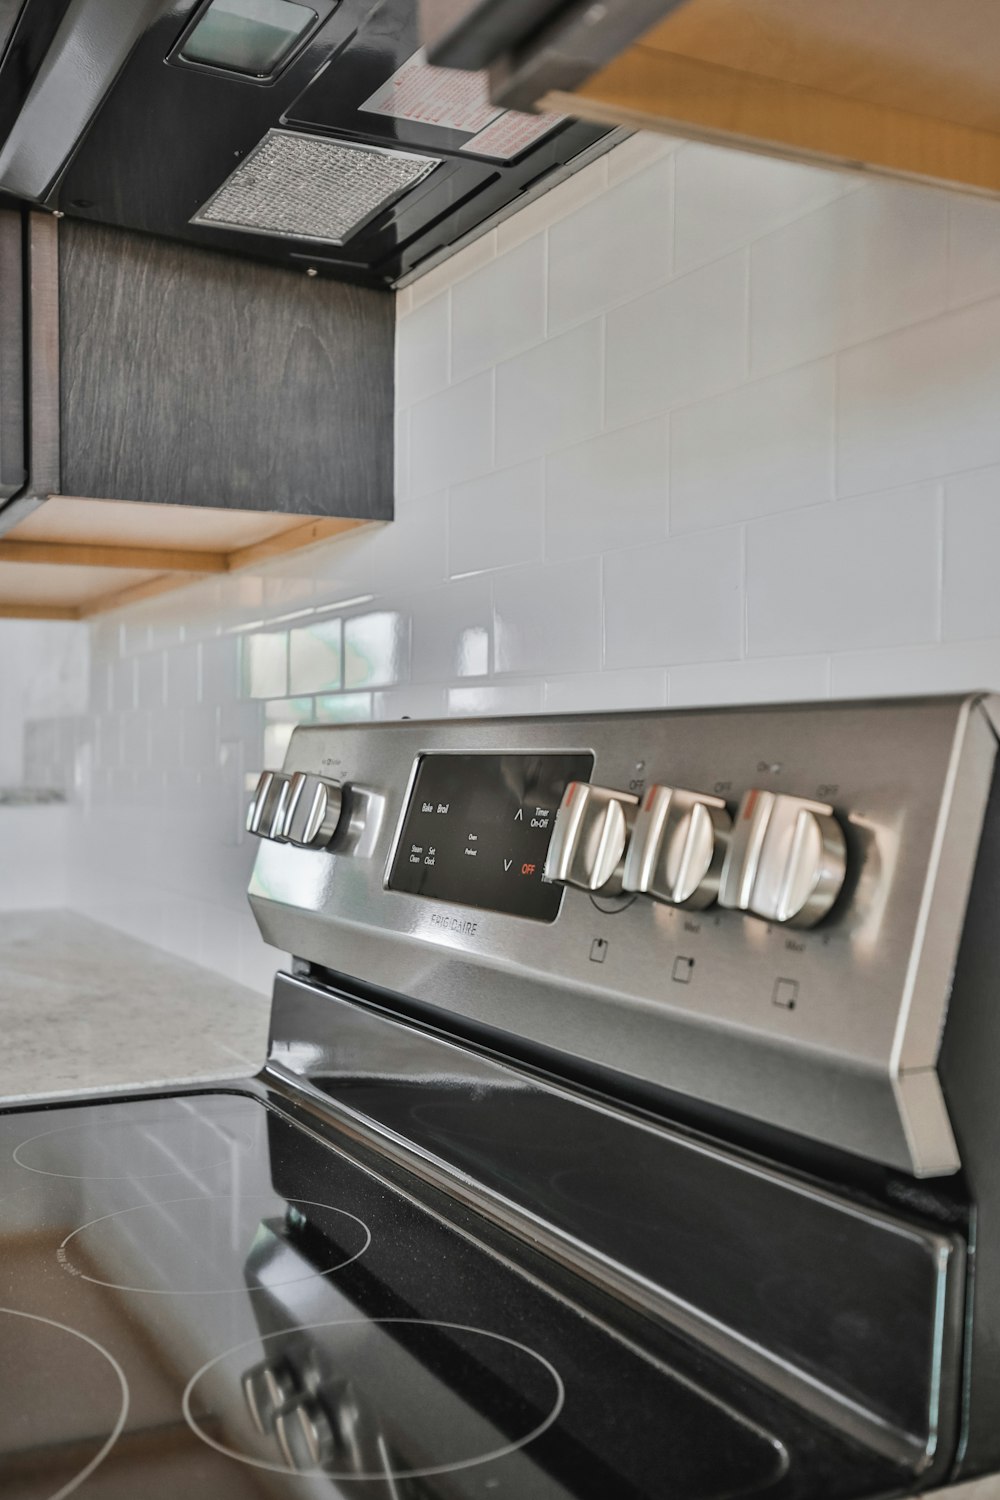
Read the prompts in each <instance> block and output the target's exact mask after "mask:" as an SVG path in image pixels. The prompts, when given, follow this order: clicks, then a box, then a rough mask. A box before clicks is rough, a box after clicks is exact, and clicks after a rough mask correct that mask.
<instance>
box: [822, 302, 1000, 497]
mask: <svg viewBox="0 0 1000 1500" xmlns="http://www.w3.org/2000/svg"><path fill="white" fill-rule="evenodd" d="M998 346H1000V298H996V299H994V300H993V301H990V302H981V303H979V304H977V305H976V306H975V307H968V308H963V309H962V310H961V311H959V312H953V313H949V314H947V316H945V317H941V318H935V319H932V320H931V321H930V322H926V323H917V324H915V325H914V327H912V328H904V329H902V330H901V331H900V332H898V333H894V334H891V335H889V336H887V337H886V338H882V339H876V340H874V341H872V342H871V343H868V344H862V345H860V346H859V347H858V348H856V349H850V350H848V351H847V352H846V353H844V354H842V355H841V356H840V358H839V361H838V372H837V380H838V403H837V429H838V431H837V486H838V490H839V492H840V493H841V494H845V495H850V494H862V493H864V492H866V491H868V490H877V489H884V488H886V487H887V486H889V485H896V484H909V483H911V482H912V481H914V480H920V479H926V478H930V477H936V476H939V475H941V476H943V475H946V474H950V473H955V472H957V471H959V470H962V469H975V468H981V467H983V466H984V465H986V464H991V463H996V462H998V461H1000V422H998V421H997V411H998V409H1000V361H998V359H997V348H998Z"/></svg>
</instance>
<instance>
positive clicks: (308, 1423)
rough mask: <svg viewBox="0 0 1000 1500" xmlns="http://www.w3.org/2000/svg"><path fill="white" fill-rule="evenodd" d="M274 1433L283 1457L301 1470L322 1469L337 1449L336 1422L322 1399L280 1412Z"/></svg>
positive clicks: (300, 1472)
mask: <svg viewBox="0 0 1000 1500" xmlns="http://www.w3.org/2000/svg"><path fill="white" fill-rule="evenodd" d="M274 1434H275V1437H276V1438H277V1439H278V1447H279V1448H280V1449H281V1456H282V1458H283V1459H284V1460H285V1463H286V1464H287V1465H288V1467H289V1468H290V1469H294V1470H295V1472H296V1473H298V1474H308V1473H309V1471H310V1470H312V1469H321V1468H322V1467H323V1466H324V1464H328V1463H330V1461H331V1460H332V1458H333V1456H334V1454H335V1452H336V1435H335V1433H334V1430H333V1424H332V1422H331V1421H330V1418H329V1417H328V1416H327V1414H326V1412H325V1411H324V1410H323V1408H322V1406H320V1404H319V1402H318V1401H315V1400H312V1399H308V1398H307V1399H306V1400H304V1401H301V1402H300V1403H299V1404H298V1405H297V1406H293V1407H291V1408H289V1409H288V1410H286V1411H283V1412H280V1413H279V1414H278V1416H277V1417H275V1419H274Z"/></svg>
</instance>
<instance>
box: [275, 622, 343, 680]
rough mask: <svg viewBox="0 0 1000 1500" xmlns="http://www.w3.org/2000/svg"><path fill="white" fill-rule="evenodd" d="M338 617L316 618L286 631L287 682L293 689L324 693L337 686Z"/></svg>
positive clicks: (338, 652)
mask: <svg viewBox="0 0 1000 1500" xmlns="http://www.w3.org/2000/svg"><path fill="white" fill-rule="evenodd" d="M341 636H342V628H341V623H340V621H339V620H336V619H334V620H317V621H315V622H314V623H313V624H312V625H307V626H305V627H303V628H302V629H300V630H292V631H290V632H289V637H288V644H289V658H288V678H289V680H288V685H289V687H290V688H291V690H292V692H293V693H325V692H329V691H330V690H331V689H332V688H338V687H340V642H341Z"/></svg>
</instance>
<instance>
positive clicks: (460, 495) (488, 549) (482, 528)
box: [448, 459, 545, 578]
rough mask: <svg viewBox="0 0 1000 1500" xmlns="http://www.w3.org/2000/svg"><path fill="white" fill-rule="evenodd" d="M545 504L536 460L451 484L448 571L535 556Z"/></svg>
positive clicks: (539, 545) (479, 569) (496, 565)
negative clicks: (465, 482) (462, 482)
mask: <svg viewBox="0 0 1000 1500" xmlns="http://www.w3.org/2000/svg"><path fill="white" fill-rule="evenodd" d="M544 503H545V471H544V466H543V463H542V460H541V459H533V460H531V461H530V462H528V463H524V464H515V465H514V467H513V468H511V469H498V470H497V471H496V472H495V473H493V474H484V475H483V477H482V478H481V479H472V480H470V481H469V483H468V484H458V485H454V486H453V487H452V489H451V491H450V494H449V497H448V570H449V572H450V573H451V575H452V577H453V578H454V577H458V576H460V575H461V574H463V573H479V572H486V571H488V570H490V569H492V568H508V567H511V566H513V565H514V564H515V563H525V562H534V561H536V559H540V558H541V556H542V550H543V546H544V519H545V518H544Z"/></svg>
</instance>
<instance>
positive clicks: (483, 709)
mask: <svg viewBox="0 0 1000 1500" xmlns="http://www.w3.org/2000/svg"><path fill="white" fill-rule="evenodd" d="M542 692H543V684H542V680H541V678H538V679H537V680H536V681H534V682H506V683H499V684H498V683H490V684H486V683H484V684H482V685H480V686H478V687H460V688H449V689H448V713H449V714H450V715H451V716H452V717H457V718H463V717H465V716H466V715H474V714H539V713H541V711H542Z"/></svg>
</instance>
